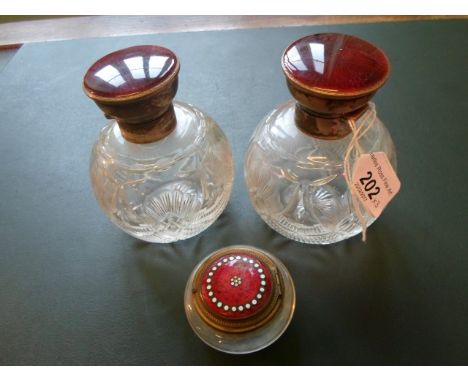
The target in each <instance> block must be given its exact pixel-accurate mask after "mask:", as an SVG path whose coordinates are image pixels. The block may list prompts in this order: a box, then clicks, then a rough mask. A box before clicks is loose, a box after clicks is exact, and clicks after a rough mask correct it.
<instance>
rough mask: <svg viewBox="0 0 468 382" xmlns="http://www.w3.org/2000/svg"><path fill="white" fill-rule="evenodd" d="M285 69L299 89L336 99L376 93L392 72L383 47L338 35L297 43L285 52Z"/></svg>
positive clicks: (289, 79)
mask: <svg viewBox="0 0 468 382" xmlns="http://www.w3.org/2000/svg"><path fill="white" fill-rule="evenodd" d="M282 66H283V71H284V73H285V75H286V77H287V79H288V81H291V82H292V83H294V85H295V86H298V87H301V88H303V89H306V90H308V91H310V92H311V93H315V94H320V95H323V96H327V95H328V96H334V97H356V96H362V95H365V94H369V93H373V92H375V91H376V90H377V89H379V88H380V87H381V86H382V85H383V84H384V82H385V81H386V79H387V78H388V76H389V70H390V65H389V61H388V59H387V57H386V55H385V54H384V53H383V51H381V50H380V49H379V48H377V47H376V46H374V45H372V44H371V43H369V42H367V41H365V40H362V39H360V38H358V37H354V36H350V35H344V34H338V33H320V34H314V35H310V36H305V37H302V38H300V39H299V40H296V41H294V42H293V43H292V44H291V45H289V47H288V48H286V50H285V52H284V53H283V57H282Z"/></svg>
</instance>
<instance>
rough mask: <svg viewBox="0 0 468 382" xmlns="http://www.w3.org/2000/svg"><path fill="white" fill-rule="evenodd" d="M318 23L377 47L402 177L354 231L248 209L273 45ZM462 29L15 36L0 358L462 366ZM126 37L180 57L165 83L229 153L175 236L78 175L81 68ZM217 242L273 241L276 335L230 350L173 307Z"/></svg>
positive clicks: (91, 128)
mask: <svg viewBox="0 0 468 382" xmlns="http://www.w3.org/2000/svg"><path fill="white" fill-rule="evenodd" d="M322 31H338V32H344V33H350V34H354V35H357V36H359V37H362V38H365V39H367V40H369V41H371V42H373V43H375V44H377V45H378V46H379V47H381V48H382V49H383V50H384V51H385V52H386V53H387V54H388V56H389V58H390V60H391V63H392V76H391V78H390V80H389V82H388V83H387V85H386V86H385V87H384V88H383V89H382V90H381V91H380V93H379V94H378V95H377V96H376V97H375V102H376V104H377V108H378V112H379V116H380V118H381V119H382V120H383V121H384V122H385V123H386V125H387V126H388V128H389V130H390V132H391V134H392V136H393V139H394V141H395V144H396V148H397V152H398V173H399V177H400V179H401V181H402V189H401V191H400V194H399V195H398V196H397V197H396V198H395V199H394V201H393V202H392V203H391V204H390V205H389V207H388V208H387V209H386V211H385V212H384V213H383V214H382V216H381V217H380V219H379V220H378V221H377V222H376V223H375V224H374V225H373V226H372V227H371V228H370V229H369V231H368V241H367V243H365V244H364V243H362V242H361V239H360V237H355V238H353V239H350V240H347V241H345V242H341V243H338V244H335V245H330V246H313V245H305V244H300V243H296V242H292V241H290V240H288V239H286V238H283V237H282V236H280V235H279V234H276V233H275V232H274V231H272V230H271V229H269V228H268V227H267V226H266V225H265V224H264V223H263V222H262V220H261V219H260V218H259V217H258V216H257V215H256V214H255V211H254V210H253V208H252V207H251V205H250V202H249V201H248V197H247V193H246V189H245V185H244V180H243V155H244V152H245V149H246V147H247V142H248V139H249V138H250V136H251V134H252V133H253V129H254V128H255V126H256V124H257V123H258V122H259V121H260V119H261V118H262V117H263V116H264V115H265V114H266V113H267V112H269V111H270V110H271V109H272V108H273V107H275V106H276V105H277V104H278V103H281V102H283V101H286V100H287V99H288V98H290V96H289V94H288V91H287V89H286V85H285V81H284V78H283V75H282V72H281V68H280V56H281V53H282V51H283V49H284V48H285V47H286V46H287V45H288V44H289V43H290V42H292V41H293V40H295V39H297V38H298V37H300V36H303V35H306V34H311V33H317V32H322ZM467 35H468V22H467V21H418V22H403V23H385V24H365V25H346V26H322V27H316V26H314V27H299V28H276V29H257V30H235V31H219V32H199V33H174V34H160V35H147V36H133V37H123V38H122V37H119V38H100V39H87V40H75V41H66V42H51V43H38V44H27V45H25V46H23V47H22V48H21V49H20V51H19V52H18V53H17V54H16V55H15V57H14V58H13V59H12V60H11V61H10V62H9V64H8V65H7V66H6V67H5V69H3V71H1V72H0V90H1V93H0V94H1V98H0V134H1V135H0V251H1V252H0V363H1V364H3V365H11V364H15V365H20V364H34V365H36V364H48V365H57V364H68V365H71V364H103V365H107V364H139V365H146V364H153V365H211V364H232V365H241V364H245V365H257V364H265V365H274V364H307V365H325V364H334V365H336V364H338V365H340V364H350V365H353V364H360V365H369V364H398V365H408V364H467V363H468V330H467V329H468V298H467V297H468V295H467V293H468V257H467V255H468V253H467V252H468V251H467V241H468V240H467V212H468V197H467V192H466V190H467V187H468V178H467V159H468V146H467V143H466V142H467V139H468V130H467V117H466V111H467V106H468V97H467V96H468V83H467V82H468V81H467V63H468V50H467V48H466V44H465V41H466V36H467ZM137 44H159V45H164V46H167V47H168V48H170V49H172V50H174V51H175V52H176V53H177V54H178V55H179V57H180V60H181V63H182V65H181V73H180V85H179V92H178V95H177V99H180V100H183V101H188V102H191V103H193V104H195V105H197V106H198V107H200V108H201V109H202V110H204V111H206V112H208V113H209V114H211V116H212V117H214V119H215V120H216V121H217V122H218V123H219V124H220V126H221V128H222V129H223V130H224V131H225V133H226V134H227V136H228V138H229V139H230V142H231V145H232V148H233V151H234V153H235V156H236V158H235V160H236V179H235V185H234V190H233V194H232V196H231V201H230V203H229V205H228V207H227V209H226V211H225V212H224V213H223V215H222V216H221V218H220V219H219V220H218V221H217V222H216V223H215V224H214V225H213V226H212V227H211V228H209V229H208V230H206V231H205V232H203V233H202V234H200V235H198V236H196V237H194V238H192V239H189V240H186V241H183V242H180V243H174V244H166V245H161V244H147V243H145V242H142V241H138V240H136V239H134V238H132V237H130V236H128V235H127V234H125V233H123V232H121V231H120V230H118V229H117V228H116V227H114V226H113V225H112V224H111V223H110V222H108V220H107V219H106V217H105V216H104V214H103V213H102V212H101V211H100V210H99V208H98V206H97V203H96V202H95V200H94V196H93V194H92V191H91V188H90V184H89V179H88V161H89V154H90V150H91V147H92V144H93V143H94V140H95V139H96V137H97V135H98V132H99V130H100V128H101V127H102V126H103V125H104V124H105V123H106V121H105V119H104V117H103V115H102V114H101V112H100V111H99V110H98V109H97V107H96V106H95V105H94V104H93V103H92V102H91V101H90V100H88V99H87V98H86V97H85V95H84V94H83V92H82V90H81V80H82V77H83V75H84V73H85V71H86V69H87V68H88V67H89V66H90V65H91V64H92V63H93V62H94V61H95V60H96V59H98V58H99V57H101V56H102V55H104V54H106V53H109V52H110V51H113V50H116V49H119V48H123V47H127V46H129V45H137ZM231 244H249V245H254V246H258V247H261V248H264V249H265V250H267V251H269V252H271V253H273V254H275V255H276V256H278V257H279V258H280V259H281V260H282V261H283V262H284V263H285V264H286V266H287V267H288V269H289V270H290V272H291V275H292V276H293V278H294V280H295V284H296V289H297V308H296V313H295V316H294V318H293V320H292V322H291V325H290V327H289V328H288V330H287V331H286V332H285V334H284V335H283V336H282V337H281V338H280V339H279V340H278V341H277V342H276V343H274V344H273V345H272V346H270V347H269V348H267V349H265V350H263V351H261V352H258V353H254V354H251V355H245V356H232V355H227V354H223V353H219V352H217V351H215V350H212V349H211V348H209V347H207V346H206V345H204V344H203V343H202V342H201V341H200V340H199V339H198V338H197V337H196V335H195V334H194V333H193V332H192V331H191V329H190V327H189V325H188V323H187V321H186V318H185V314H184V308H183V291H184V287H185V283H186V280H187V278H188V276H189V274H190V272H191V270H192V269H193V267H194V266H195V265H196V264H197V263H198V262H199V261H200V260H201V259H202V258H203V257H205V256H206V255H208V254H209V253H210V252H211V251H213V250H215V249H217V248H220V247H222V246H226V245H231Z"/></svg>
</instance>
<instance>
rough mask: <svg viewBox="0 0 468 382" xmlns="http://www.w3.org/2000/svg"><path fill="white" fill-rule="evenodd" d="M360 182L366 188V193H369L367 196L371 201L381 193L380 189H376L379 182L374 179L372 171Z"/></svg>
mask: <svg viewBox="0 0 468 382" xmlns="http://www.w3.org/2000/svg"><path fill="white" fill-rule="evenodd" d="M359 181H360V182H361V184H362V185H363V186H364V191H366V192H367V196H368V197H369V199H370V200H372V197H373V196H376V195H378V193H379V192H380V187H376V185H377V181H376V180H375V179H372V172H371V171H367V176H366V177H364V178H360V179H359ZM370 191H373V192H370Z"/></svg>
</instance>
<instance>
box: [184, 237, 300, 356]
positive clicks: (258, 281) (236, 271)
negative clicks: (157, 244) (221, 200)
mask: <svg viewBox="0 0 468 382" xmlns="http://www.w3.org/2000/svg"><path fill="white" fill-rule="evenodd" d="M294 307H295V291H294V284H293V282H292V279H291V277H290V275H289V272H288V271H287V269H286V267H285V266H284V265H283V264H282V263H281V262H280V261H279V260H278V259H277V258H275V257H274V256H272V255H270V254H269V253H267V252H265V251H263V250H260V249H258V248H254V247H249V246H233V247H226V248H222V249H220V250H218V251H215V252H214V253H212V254H211V255H209V256H208V257H207V258H205V259H204V260H203V261H202V262H201V263H200V264H198V266H197V267H196V268H195V270H194V271H193V272H192V275H191V276H190V278H189V281H188V282H187V287H186V291H185V308H186V313H187V317H188V319H189V322H190V324H191V325H192V328H193V329H194V330H195V332H196V333H197V334H198V335H199V337H200V338H201V339H202V340H203V341H205V342H206V343H207V344H208V345H210V346H212V347H214V348H216V349H218V350H221V351H225V352H229V353H248V352H251V351H256V350H259V349H261V348H263V347H265V346H268V345H269V344H270V343H271V342H273V341H274V340H276V339H277V338H278V337H279V336H280V335H281V334H282V333H283V332H284V330H285V329H286V327H287V326H288V324H289V322H290V320H291V318H292V315H293V312H294Z"/></svg>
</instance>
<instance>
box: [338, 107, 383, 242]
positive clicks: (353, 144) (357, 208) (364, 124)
mask: <svg viewBox="0 0 468 382" xmlns="http://www.w3.org/2000/svg"><path fill="white" fill-rule="evenodd" d="M376 118H377V114H376V112H375V105H374V104H373V103H372V102H369V107H368V109H367V110H366V112H365V113H364V116H363V117H361V118H359V119H358V120H357V121H356V120H355V119H354V118H347V119H346V121H347V123H348V125H349V127H350V129H351V132H352V134H353V136H352V138H351V140H350V142H349V144H348V148H347V150H346V154H345V157H344V163H343V167H344V176H345V179H346V183H347V184H348V189H349V190H350V192H351V202H352V207H353V210H354V213H355V214H356V216H357V218H358V220H359V223H360V224H361V227H362V241H364V242H365V241H366V233H367V221H366V218H365V213H366V212H365V209H364V207H363V206H362V204H361V203H360V202H359V199H358V196H357V195H356V191H355V190H354V187H353V184H352V178H353V176H352V175H353V167H354V166H353V164H354V163H356V160H357V158H359V156H360V155H362V154H364V153H365V152H364V150H363V149H362V147H361V145H360V143H359V140H360V139H361V138H362V137H363V136H364V135H365V134H366V133H367V132H368V131H369V129H371V128H372V127H373V126H374V122H375V119H376ZM353 154H357V155H355V159H356V160H354V161H353V160H352V155H353ZM352 162H353V163H352Z"/></svg>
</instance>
